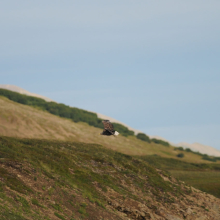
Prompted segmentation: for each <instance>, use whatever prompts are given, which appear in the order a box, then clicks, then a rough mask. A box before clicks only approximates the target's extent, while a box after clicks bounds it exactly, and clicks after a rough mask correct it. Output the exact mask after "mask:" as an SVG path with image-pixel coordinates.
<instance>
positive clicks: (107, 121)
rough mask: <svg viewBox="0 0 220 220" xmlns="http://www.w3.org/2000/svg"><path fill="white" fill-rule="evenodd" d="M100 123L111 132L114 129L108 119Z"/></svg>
mask: <svg viewBox="0 0 220 220" xmlns="http://www.w3.org/2000/svg"><path fill="white" fill-rule="evenodd" d="M102 123H103V125H104V129H105V130H108V131H109V132H111V133H112V134H113V132H114V131H115V130H114V126H113V124H112V123H111V122H110V121H109V120H103V121H102Z"/></svg>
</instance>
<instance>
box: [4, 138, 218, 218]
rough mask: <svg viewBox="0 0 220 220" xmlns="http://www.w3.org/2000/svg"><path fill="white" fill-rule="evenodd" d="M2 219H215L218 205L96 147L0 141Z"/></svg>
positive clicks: (128, 158)
mask: <svg viewBox="0 0 220 220" xmlns="http://www.w3.org/2000/svg"><path fill="white" fill-rule="evenodd" d="M0 155H1V158H0V174H1V178H0V200H1V204H0V218H1V219H5V220H9V219H22V220H23V219H63V220H65V219H66V220H72V219H85V220H97V219H109V220H117V219H118V220H119V219H124V220H125V219H137V220H144V219H155V220H159V219H160V220H161V219H169V220H171V219H185V218H186V217H187V219H197V218H198V219H200V218H202V217H205V219H214V220H217V219H219V217H220V215H219V210H218V207H219V206H220V200H219V199H217V198H214V197H213V196H211V195H208V194H205V193H202V192H200V191H199V190H196V189H194V188H192V187H189V186H187V185H186V184H184V183H183V182H180V181H177V180H176V179H174V178H172V177H171V176H169V175H168V174H167V173H165V172H163V171H161V170H156V169H155V168H153V167H151V166H150V165H149V164H147V163H146V162H144V161H142V160H138V159H136V158H133V157H131V156H129V155H125V154H121V153H118V152H116V151H112V150H109V149H107V148H105V147H102V146H100V145H97V144H87V143H80V142H63V141H56V140H54V141H50V140H36V139H16V138H9V137H0Z"/></svg>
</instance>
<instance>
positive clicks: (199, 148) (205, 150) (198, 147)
mask: <svg viewBox="0 0 220 220" xmlns="http://www.w3.org/2000/svg"><path fill="white" fill-rule="evenodd" d="M0 88H3V89H7V90H11V91H15V92H18V93H20V94H25V95H28V96H33V97H38V98H42V99H44V100H45V101H47V102H51V101H53V100H51V99H49V98H47V97H44V96H41V95H38V94H34V93H31V92H28V91H27V90H24V89H22V88H20V87H18V86H14V85H0ZM53 102H54V101H53ZM94 113H95V114H97V116H98V118H100V119H108V120H110V121H112V122H115V123H118V124H121V125H123V126H125V127H126V128H128V129H129V130H130V131H133V132H134V133H135V135H137V134H138V133H142V132H141V131H139V130H137V129H134V128H131V127H130V126H128V125H126V124H125V123H123V122H120V121H119V120H116V119H114V118H111V117H109V116H105V115H103V114H101V113H96V112H94ZM149 137H150V138H151V139H153V138H156V139H159V140H163V141H166V142H168V143H170V144H171V145H173V146H182V147H183V148H190V149H191V150H193V151H195V152H200V153H202V154H208V155H211V156H220V151H218V150H216V149H215V148H213V147H210V146H206V145H202V144H199V143H193V144H189V143H185V142H181V143H178V144H175V143H172V142H170V141H168V140H166V139H164V138H162V137H159V136H149Z"/></svg>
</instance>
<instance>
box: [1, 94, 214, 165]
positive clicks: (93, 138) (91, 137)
mask: <svg viewBox="0 0 220 220" xmlns="http://www.w3.org/2000/svg"><path fill="white" fill-rule="evenodd" d="M100 132H101V129H99V128H95V127H92V126H89V125H88V124H86V123H74V122H72V121H71V120H68V119H63V118H60V117H58V116H55V115H52V114H49V113H47V112H44V111H41V110H38V109H36V108H33V107H29V106H26V105H22V104H18V103H15V102H13V101H10V100H8V99H7V98H4V97H1V96H0V135H1V136H10V137H21V138H37V139H56V140H69V141H80V142H85V143H96V144H100V145H103V146H105V147H107V148H110V149H113V150H117V151H119V152H122V153H125V154H130V155H152V154H157V155H160V156H162V157H167V158H175V159H178V158H177V157H176V155H177V154H178V153H179V152H178V151H175V150H174V147H165V146H162V145H158V144H154V143H147V142H144V141H141V140H139V139H137V138H136V137H134V136H133V137H132V136H130V137H123V136H120V135H119V136H118V137H112V136H110V137H106V136H102V135H99V134H100ZM184 155H185V157H184V158H182V159H179V160H184V161H186V162H194V163H210V162H209V161H204V160H202V159H201V156H199V155H196V154H193V153H188V152H184Z"/></svg>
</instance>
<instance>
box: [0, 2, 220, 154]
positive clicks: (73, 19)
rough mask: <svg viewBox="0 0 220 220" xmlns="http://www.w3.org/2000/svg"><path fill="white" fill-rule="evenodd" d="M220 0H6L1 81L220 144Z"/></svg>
mask: <svg viewBox="0 0 220 220" xmlns="http://www.w3.org/2000/svg"><path fill="white" fill-rule="evenodd" d="M219 11H220V1H218V0H210V1H207V0H191V1H189V0H186V1H178V0H167V1H158V0H155V1H147V0H145V1H140V0H136V1H134V0H119V1H118V0H117V1H116V0H105V1H101V0H93V1H90V0H80V1H79V0H78V1H75V0H72V1H67V0H64V1H58V0H53V1H48V0H44V1H42V0H38V1H27V0H20V1H17V0H8V1H1V2H0V48H1V49H0V84H11V85H16V86H19V87H21V88H23V89H26V90H28V91H29V92H32V93H37V94H40V95H43V96H47V97H49V98H51V99H53V100H55V101H56V102H60V103H64V104H66V105H69V106H74V107H78V108H81V109H86V110H90V111H94V112H98V113H101V114H104V115H107V116H109V117H112V118H115V119H117V120H119V121H121V122H123V123H125V124H127V125H129V126H130V127H133V128H135V129H139V130H141V131H143V132H144V133H146V134H148V135H157V136H160V137H163V138H165V139H167V140H169V141H171V142H174V143H178V142H182V141H184V142H188V143H194V142H198V143H201V144H204V145H209V146H212V147H215V148H216V149H219V150H220V117H219V116H220V25H219V21H220V13H219Z"/></svg>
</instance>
